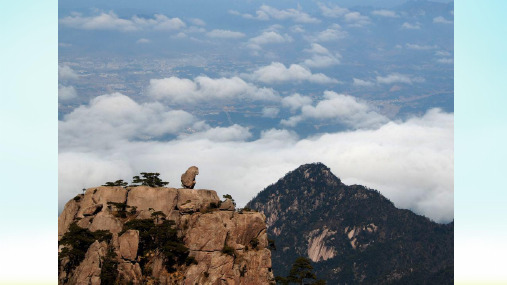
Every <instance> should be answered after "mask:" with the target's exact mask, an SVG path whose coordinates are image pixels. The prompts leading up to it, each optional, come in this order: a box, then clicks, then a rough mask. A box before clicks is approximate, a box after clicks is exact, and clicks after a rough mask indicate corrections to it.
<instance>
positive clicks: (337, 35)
mask: <svg viewBox="0 0 507 285" xmlns="http://www.w3.org/2000/svg"><path fill="white" fill-rule="evenodd" d="M347 35H348V33H347V32H346V31H344V30H342V28H341V26H340V25H338V24H333V25H331V26H330V27H329V28H327V29H325V30H323V31H321V32H319V33H317V34H316V35H314V36H308V37H307V38H308V40H309V41H316V42H330V41H336V40H340V39H343V38H345V37H346V36H347Z"/></svg>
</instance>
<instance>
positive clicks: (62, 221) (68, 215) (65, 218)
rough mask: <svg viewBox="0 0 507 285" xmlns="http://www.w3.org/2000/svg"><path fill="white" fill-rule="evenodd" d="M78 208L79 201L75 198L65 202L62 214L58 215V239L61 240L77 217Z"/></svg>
mask: <svg viewBox="0 0 507 285" xmlns="http://www.w3.org/2000/svg"><path fill="white" fill-rule="evenodd" d="M79 197H80V196H79ZM80 199H82V198H80ZM78 210H79V202H77V201H76V200H75V199H71V200H70V201H69V202H67V204H65V207H64V208H63V211H62V214H61V215H60V216H59V217H58V240H60V239H61V238H62V236H63V234H64V233H65V232H67V230H69V226H70V224H72V222H74V218H75V217H76V214H77V211H78Z"/></svg>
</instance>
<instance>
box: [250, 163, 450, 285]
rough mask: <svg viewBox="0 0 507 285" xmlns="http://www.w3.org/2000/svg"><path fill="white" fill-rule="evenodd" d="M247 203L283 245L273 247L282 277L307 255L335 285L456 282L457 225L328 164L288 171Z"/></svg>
mask: <svg viewBox="0 0 507 285" xmlns="http://www.w3.org/2000/svg"><path fill="white" fill-rule="evenodd" d="M247 206H248V207H249V208H251V209H255V210H257V211H259V212H261V213H263V214H264V215H265V216H266V223H267V226H268V229H267V233H268V235H269V236H270V237H271V238H272V239H274V240H275V242H276V246H277V247H278V248H280V249H281V250H279V251H273V252H272V258H273V270H274V272H276V274H277V275H281V276H283V275H287V274H288V273H289V269H290V263H291V262H292V261H293V260H295V259H296V258H297V257H299V256H307V257H308V258H310V259H311V260H312V261H313V262H314V263H316V267H315V268H316V274H317V276H319V277H321V278H324V279H326V280H327V281H328V283H329V284H357V283H367V284H386V283H396V282H398V283H399V284H406V283H411V284H415V283H421V284H425V282H419V281H420V280H423V281H424V278H425V277H427V276H430V277H431V278H433V279H432V280H436V281H435V282H432V284H448V283H449V282H448V281H449V280H452V276H450V275H449V274H447V273H448V272H452V271H450V270H449V268H450V266H452V264H453V227H452V226H447V225H440V224H436V223H434V222H432V221H430V220H429V219H428V218H426V217H423V216H419V215H416V214H414V213H413V212H411V211H409V210H403V209H397V208H396V207H395V206H394V204H393V203H392V202H391V201H389V199H387V198H385V197H384V196H382V195H381V194H380V192H378V191H376V190H373V189H369V188H368V187H364V186H361V185H350V186H348V185H345V184H343V183H341V181H340V179H338V178H337V177H336V176H335V175H334V174H333V173H331V170H330V169H329V168H328V167H327V166H326V165H324V164H322V163H311V164H304V165H301V166H300V167H298V168H297V169H295V170H293V171H291V172H289V173H287V174H286V175H285V176H284V177H283V178H281V179H280V180H278V181H277V182H276V183H275V184H273V185H270V186H268V187H267V188H266V189H264V190H263V191H262V192H260V193H259V194H258V195H257V197H255V198H254V199H252V200H251V201H250V202H249V203H248V204H247ZM428 252H431V254H430V255H428V254H427V253H428ZM451 275H452V274H451ZM449 276H450V277H449ZM411 280H414V281H415V282H409V281H411ZM442 280H443V281H442ZM398 283H397V284H398Z"/></svg>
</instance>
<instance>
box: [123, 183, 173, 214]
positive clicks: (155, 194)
mask: <svg viewBox="0 0 507 285" xmlns="http://www.w3.org/2000/svg"><path fill="white" fill-rule="evenodd" d="M177 196H178V189H175V188H166V187H160V188H153V187H149V186H137V187H133V188H132V189H130V191H129V192H128V199H127V205H129V206H134V207H136V208H137V212H138V213H139V216H138V219H149V218H151V213H152V211H162V212H163V213H164V214H166V215H167V216H170V215H171V212H172V211H173V210H174V207H175V206H176V201H177ZM150 208H152V209H153V210H152V211H150V210H149V209H150Z"/></svg>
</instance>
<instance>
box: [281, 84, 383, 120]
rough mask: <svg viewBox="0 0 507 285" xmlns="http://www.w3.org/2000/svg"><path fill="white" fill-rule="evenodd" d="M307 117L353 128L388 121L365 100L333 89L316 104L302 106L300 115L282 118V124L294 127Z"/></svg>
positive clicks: (325, 93) (326, 92)
mask: <svg viewBox="0 0 507 285" xmlns="http://www.w3.org/2000/svg"><path fill="white" fill-rule="evenodd" d="M307 119H313V120H326V121H336V122H339V123H342V124H344V125H347V126H350V127H353V128H372V127H378V126H380V125H382V124H384V123H386V122H387V121H388V119H387V118H386V117H384V116H382V115H380V114H379V113H377V112H375V111H374V110H373V108H372V107H371V106H369V105H368V104H366V103H365V102H362V101H359V100H358V99H356V98H355V97H352V96H349V95H343V94H337V93H336V92H332V91H325V92H324V100H322V101H320V102H318V103H317V105H315V106H312V105H304V106H302V108H301V114H300V115H298V116H294V117H291V118H289V119H288V120H282V122H281V124H282V125H285V126H291V127H294V126H295V125H297V124H298V123H299V122H301V121H303V120H307Z"/></svg>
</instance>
